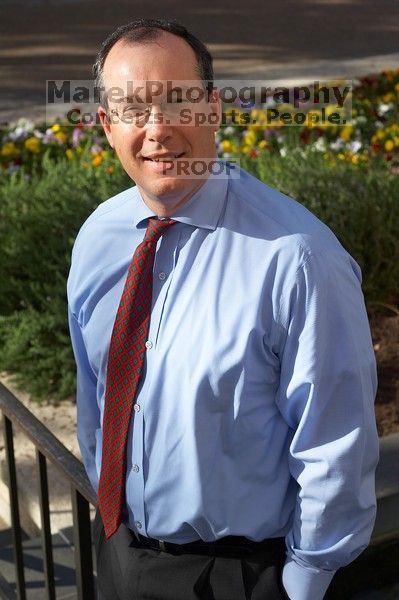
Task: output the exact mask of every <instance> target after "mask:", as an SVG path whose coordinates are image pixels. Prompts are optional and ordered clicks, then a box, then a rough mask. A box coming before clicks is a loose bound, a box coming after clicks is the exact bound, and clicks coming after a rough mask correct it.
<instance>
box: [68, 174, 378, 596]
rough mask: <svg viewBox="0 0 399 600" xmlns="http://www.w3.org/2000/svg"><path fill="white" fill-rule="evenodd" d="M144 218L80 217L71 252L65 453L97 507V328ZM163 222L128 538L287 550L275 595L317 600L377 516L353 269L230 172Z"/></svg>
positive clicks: (311, 224)
mask: <svg viewBox="0 0 399 600" xmlns="http://www.w3.org/2000/svg"><path fill="white" fill-rule="evenodd" d="M237 176H238V177H237ZM332 201H333V198H332ZM153 214H154V213H153V212H152V211H151V210H150V209H149V208H148V207H147V205H146V204H145V203H144V202H143V199H142V197H141V195H140V193H139V190H138V188H137V187H133V188H131V189H128V190H126V191H124V192H122V193H121V194H118V195H117V196H115V197H113V198H111V199H110V200H108V201H106V202H104V203H103V204H101V205H100V206H99V207H98V208H97V209H96V210H95V211H94V213H93V214H92V215H91V216H90V217H89V218H88V219H87V221H86V222H85V224H84V225H83V227H82V228H81V230H80V232H79V234H78V237H77V239H76V243H75V246H74V250H73V258H72V267H71V272H70V276H69V280H68V300H69V318H70V329H71V337H72V343H73V348H74V352H75V357H76V362H77V371H78V380H77V381H78V382H77V411H78V438H79V443H80V448H81V452H82V457H83V461H84V464H85V467H86V470H87V473H88V476H89V478H90V480H91V482H92V485H93V486H94V488H95V489H97V486H98V479H99V474H100V466H101V451H102V448H101V443H102V433H101V425H102V417H103V410H104V387H105V381H106V366H107V355H108V347H109V341H110V337H111V332H112V326H113V323H114V319H115V315H116V311H117V308H118V304H119V300H120V297H121V294H122V290H123V286H124V282H125V279H126V275H127V270H128V266H129V263H130V261H131V258H132V255H133V252H134V250H135V248H136V246H137V245H138V244H139V243H140V242H141V241H142V239H143V237H144V232H145V229H146V227H147V223H148V217H150V216H152V215H153ZM173 218H174V219H175V220H177V221H178V223H177V224H176V225H174V226H173V227H171V228H170V229H169V230H168V231H167V232H166V233H165V235H164V236H163V237H162V238H161V239H160V240H159V242H158V246H157V252H156V258H155V264H154V276H153V277H154V278H153V304H152V313H151V323H150V330H149V335H148V343H147V351H146V362H145V367H144V372H143V377H142V381H141V385H140V388H139V392H138V395H137V400H136V405H135V410H134V412H133V414H132V420H131V427H130V434H129V439H128V450H127V477H126V502H127V511H126V521H127V522H128V525H129V527H130V528H131V529H133V530H135V531H138V532H140V533H141V534H143V535H147V536H150V537H154V538H157V539H161V540H166V541H170V542H175V543H186V542H190V541H194V540H196V539H199V538H202V539H203V540H206V541H211V540H215V539H218V538H221V537H224V536H228V535H237V536H246V537H248V538H250V539H253V540H262V539H264V538H270V537H277V536H285V539H286V546H287V559H286V563H285V566H284V569H283V583H284V586H285V588H286V590H287V593H288V595H289V596H290V598H292V600H320V599H321V598H323V595H324V593H325V590H326V589H327V587H328V585H329V583H330V581H331V579H332V577H333V574H334V572H335V570H336V569H338V568H339V567H340V566H343V565H345V564H347V563H349V562H350V561H352V560H353V559H354V558H356V557H357V556H358V555H359V554H360V552H361V551H362V550H364V548H365V547H366V546H367V544H368V542H369V538H370V535H371V532H372V528H373V524H374V519H375V512H376V499H375V486H374V481H375V480H374V475H375V467H376V464H377V461H378V436H377V431H376V425H375V416H374V397H375V391H376V369H375V359H374V354H373V348H372V342H371V337H370V330H369V325H368V320H367V316H366V311H365V307H364V301H363V295H362V291H361V274H360V269H359V267H358V265H357V264H356V262H355V261H354V260H353V259H352V258H351V257H350V256H349V254H348V253H347V252H346V251H345V250H344V249H343V248H342V246H341V245H340V244H339V242H338V241H337V239H336V237H335V236H334V235H333V234H332V232H331V231H330V230H329V229H328V228H327V227H326V226H325V225H323V224H322V223H321V222H320V221H319V220H318V219H317V218H316V217H315V216H313V215H312V214H311V213H310V212H309V211H308V210H306V209H305V208H304V207H303V206H302V205H300V204H299V203H297V202H295V201H294V200H292V199H290V198H288V197H287V196H285V195H283V194H281V193H279V192H277V191H276V190H273V189H271V188H270V187H268V186H266V185H264V184H263V183H262V182H260V181H259V180H257V179H256V178H254V177H252V176H251V175H249V174H248V173H246V172H245V171H243V170H240V171H238V172H237V171H235V177H234V178H233V177H231V176H230V177H229V178H228V179H225V178H222V177H220V176H216V175H212V176H211V177H210V178H209V179H208V180H207V181H206V183H205V184H204V185H203V186H202V187H201V188H200V190H199V191H197V192H196V193H195V195H194V196H192V197H191V198H190V199H189V200H188V201H187V202H186V204H184V205H183V206H181V208H179V209H178V211H177V212H176V213H175V214H174V215H173Z"/></svg>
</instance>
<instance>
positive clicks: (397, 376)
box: [369, 304, 399, 436]
mask: <svg viewBox="0 0 399 600" xmlns="http://www.w3.org/2000/svg"><path fill="white" fill-rule="evenodd" d="M369 318H370V326H371V334H372V338H373V344H374V351H375V355H376V358H377V369H378V391H377V398H376V404H375V412H376V419H377V427H378V434H379V435H380V436H383V435H387V434H388V433H393V432H399V308H397V307H396V306H391V305H386V304H381V305H375V306H373V308H372V309H370V310H369Z"/></svg>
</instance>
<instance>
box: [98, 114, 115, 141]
mask: <svg viewBox="0 0 399 600" xmlns="http://www.w3.org/2000/svg"><path fill="white" fill-rule="evenodd" d="M97 113H98V116H99V118H100V122H101V125H102V126H103V129H104V132H105V135H106V136H107V140H108V142H109V145H110V146H111V148H113V147H114V142H113V136H112V128H111V121H110V118H109V116H108V113H107V111H106V110H105V108H103V107H102V106H99V107H98V109H97Z"/></svg>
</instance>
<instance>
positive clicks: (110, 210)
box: [80, 186, 137, 232]
mask: <svg viewBox="0 0 399 600" xmlns="http://www.w3.org/2000/svg"><path fill="white" fill-rule="evenodd" d="M136 195H137V188H136V186H132V187H130V188H128V189H127V190H123V191H122V192H119V193H118V194H115V196H111V198H108V200H104V202H101V204H99V205H98V206H97V208H96V209H95V210H94V211H93V212H92V213H91V214H90V215H89V216H88V218H87V219H86V221H84V223H83V225H82V226H81V228H80V232H82V231H83V230H84V229H85V228H87V227H88V226H89V225H91V224H93V223H95V222H96V221H101V220H105V221H106V220H107V219H108V216H110V217H112V216H116V217H117V218H119V217H123V216H124V214H125V213H126V212H127V213H129V214H130V215H131V214H132V204H131V203H132V201H133V200H134V198H135V197H136Z"/></svg>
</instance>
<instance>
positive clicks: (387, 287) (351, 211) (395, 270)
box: [241, 149, 399, 303]
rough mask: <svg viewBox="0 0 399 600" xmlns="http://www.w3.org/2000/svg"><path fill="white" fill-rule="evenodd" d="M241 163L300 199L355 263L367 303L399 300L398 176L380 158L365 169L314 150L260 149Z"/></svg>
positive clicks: (268, 182) (265, 180)
mask: <svg viewBox="0 0 399 600" xmlns="http://www.w3.org/2000/svg"><path fill="white" fill-rule="evenodd" d="M241 164H242V166H244V168H246V169H248V170H249V171H251V172H252V173H253V174H254V175H256V176H257V177H259V179H261V180H262V181H264V182H265V183H267V184H268V185H271V186H272V187H275V188H277V189H279V190H280V191H282V192H284V193H285V194H287V195H288V196H291V197H292V198H295V199H296V200H298V201H299V202H301V203H302V204H304V205H305V206H306V207H307V208H309V210H311V211H312V212H313V213H314V214H315V215H317V216H318V217H319V219H321V220H322V221H323V222H324V223H326V225H328V226H329V227H330V228H331V229H332V230H333V231H334V233H335V235H336V236H337V237H338V239H339V240H340V242H341V243H342V245H343V246H344V247H345V248H346V249H347V250H348V252H349V253H350V254H351V255H352V256H353V257H354V258H355V260H356V261H357V262H358V263H359V265H360V267H361V269H362V273H363V291H364V294H365V297H366V300H367V302H368V303H371V302H375V301H378V302H391V303H396V302H397V301H398V300H399V260H398V256H399V238H398V232H399V176H398V175H396V174H393V173H392V172H390V171H389V170H388V169H387V168H385V166H384V164H383V163H381V165H380V166H379V168H375V169H370V170H368V169H366V168H359V167H358V166H354V165H351V164H350V163H348V162H346V161H342V162H337V164H336V166H334V167H333V166H329V165H328V163H326V161H325V160H324V159H323V157H322V155H321V154H320V153H317V152H312V153H307V154H303V153H301V151H300V150H299V149H292V150H291V152H289V153H287V155H286V156H285V157H282V156H276V155H272V154H269V153H263V154H262V155H260V156H259V157H258V159H257V160H256V161H253V160H251V159H247V158H244V159H243V160H242V163H241Z"/></svg>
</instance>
